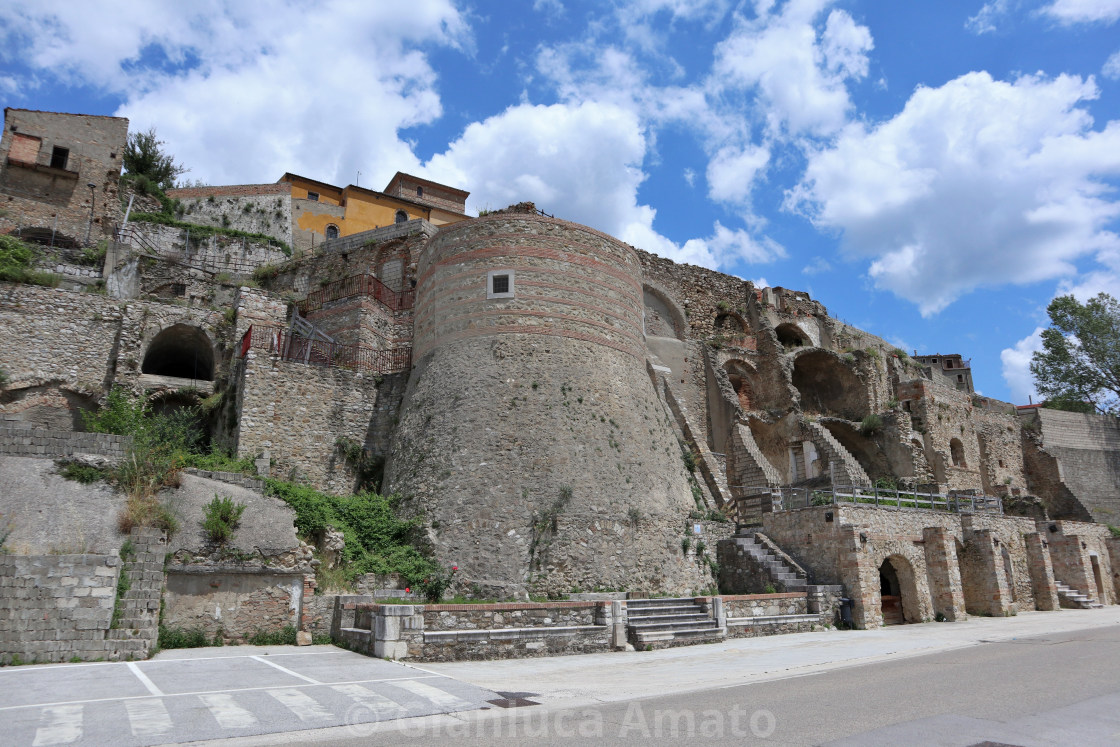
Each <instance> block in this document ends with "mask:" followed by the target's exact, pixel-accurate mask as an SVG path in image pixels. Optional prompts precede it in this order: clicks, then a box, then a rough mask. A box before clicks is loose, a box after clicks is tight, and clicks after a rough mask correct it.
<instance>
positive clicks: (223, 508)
mask: <svg viewBox="0 0 1120 747" xmlns="http://www.w3.org/2000/svg"><path fill="white" fill-rule="evenodd" d="M243 513H245V504H244V503H235V502H234V500H233V498H230V497H229V496H228V495H217V494H215V495H214V500H212V501H210V502H209V503H207V504H206V506H205V507H204V508H203V518H202V528H203V530H205V532H206V536H207V537H209V538H210V541H211V542H217V543H218V544H224V543H226V542H228V541H229V540H231V539H233V533H234V532H235V531H236V530H237V527H238V525H239V524H240V523H241V515H242V514H243Z"/></svg>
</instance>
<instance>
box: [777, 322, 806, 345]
mask: <svg viewBox="0 0 1120 747" xmlns="http://www.w3.org/2000/svg"><path fill="white" fill-rule="evenodd" d="M774 333H775V334H776V335H777V336H778V342H780V343H781V344H782V347H784V348H785V349H786V350H792V349H794V348H803V347H805V346H807V345H811V344H812V340H810V339H809V336H808V335H807V334H805V330H803V329H801V328H800V327H798V326H797V325H796V324H793V323H791V322H785V323H783V324H779V325H778V326H777V327H775V328H774Z"/></svg>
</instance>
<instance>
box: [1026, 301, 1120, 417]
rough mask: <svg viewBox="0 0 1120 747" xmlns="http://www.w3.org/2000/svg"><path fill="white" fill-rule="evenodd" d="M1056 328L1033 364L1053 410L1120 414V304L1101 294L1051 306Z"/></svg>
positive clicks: (1044, 335) (1040, 389) (1048, 332)
mask: <svg viewBox="0 0 1120 747" xmlns="http://www.w3.org/2000/svg"><path fill="white" fill-rule="evenodd" d="M1046 312H1047V313H1048V314H1049V315H1050V328H1049V329H1046V330H1044V331H1043V332H1042V350H1039V351H1037V352H1036V353H1035V354H1034V356H1033V358H1032V359H1031V374H1032V375H1033V376H1034V381H1035V386H1036V387H1037V388H1038V393H1039V394H1041V395H1042V396H1044V397H1046V398H1047V403H1048V405H1049V406H1052V407H1056V408H1058V409H1063V410H1074V411H1080V412H1093V411H1094V410H1095V411H1097V412H1101V413H1116V412H1118V411H1120V302H1117V300H1116V299H1115V298H1113V297H1112V296H1110V295H1108V294H1107V293H1100V294H1098V295H1097V296H1096V297H1094V298H1091V299H1089V300H1088V301H1086V302H1085V303H1084V304H1082V303H1080V302H1078V300H1077V299H1076V298H1074V297H1073V296H1059V297H1057V298H1055V299H1054V300H1053V301H1051V302H1050V306H1049V307H1047V309H1046Z"/></svg>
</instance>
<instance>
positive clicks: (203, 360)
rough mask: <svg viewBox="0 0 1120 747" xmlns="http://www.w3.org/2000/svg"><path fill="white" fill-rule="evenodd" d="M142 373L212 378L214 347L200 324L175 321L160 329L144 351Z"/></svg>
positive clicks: (198, 378)
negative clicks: (198, 325)
mask: <svg viewBox="0 0 1120 747" xmlns="http://www.w3.org/2000/svg"><path fill="white" fill-rule="evenodd" d="M140 371H141V373H146V374H153V375H155V376H173V377H176V378H180V379H195V380H198V381H213V380H214V348H213V345H212V344H211V342H210V338H209V336H207V334H206V332H204V331H203V330H202V329H200V328H199V327H193V326H191V325H189V324H176V325H173V326H171V327H168V328H167V329H165V330H163V331H162V332H160V333H159V334H158V335H156V336H155V338H154V339H153V340H152V342H151V344H149V345H148V350H147V352H145V353H144V362H143V364H142V365H141V368H140Z"/></svg>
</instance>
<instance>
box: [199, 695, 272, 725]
mask: <svg viewBox="0 0 1120 747" xmlns="http://www.w3.org/2000/svg"><path fill="white" fill-rule="evenodd" d="M198 698H199V700H201V701H202V702H203V703H205V704H206V707H207V708H209V709H210V713H211V714H212V715H213V716H214V720H215V721H217V722H218V724H219V725H220V726H221V727H222V728H224V729H244V728H246V727H248V726H256V725H257V717H256V716H254V715H253V714H251V713H249V712H248V711H246V710H245V709H244V708H242V707H241V706H239V705H238V704H237V702H236V701H234V699H233V696H232V695H229V694H227V693H209V694H207V695H199V696H198Z"/></svg>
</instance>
